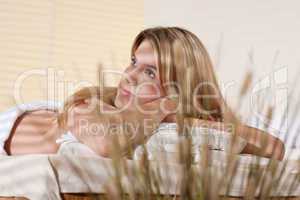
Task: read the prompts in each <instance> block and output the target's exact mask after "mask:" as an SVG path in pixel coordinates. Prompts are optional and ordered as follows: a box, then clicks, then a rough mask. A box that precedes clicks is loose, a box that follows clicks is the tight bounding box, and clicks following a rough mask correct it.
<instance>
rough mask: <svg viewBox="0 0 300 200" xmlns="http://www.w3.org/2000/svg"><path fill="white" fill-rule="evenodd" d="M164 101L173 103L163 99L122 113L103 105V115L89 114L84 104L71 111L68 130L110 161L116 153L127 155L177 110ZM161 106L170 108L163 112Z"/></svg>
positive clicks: (86, 105)
mask: <svg viewBox="0 0 300 200" xmlns="http://www.w3.org/2000/svg"><path fill="white" fill-rule="evenodd" d="M96 101H98V100H96ZM163 101H170V100H168V99H166V98H160V99H157V100H154V101H152V102H150V103H146V104H144V105H141V106H140V107H139V108H138V109H136V110H123V111H119V110H118V109H117V108H115V107H113V106H111V105H109V104H105V103H104V104H103V107H102V109H103V110H102V111H100V112H98V111H96V110H95V109H92V110H91V111H88V110H87V109H88V106H89V105H90V104H91V102H82V103H81V104H79V105H76V107H74V108H72V109H70V110H69V117H68V129H69V130H71V132H72V133H74V135H75V136H76V137H77V138H78V139H79V141H80V142H82V143H84V144H86V145H87V146H89V147H90V148H91V149H92V150H93V151H94V152H95V153H97V154H98V155H100V156H103V157H111V156H113V154H114V153H115V152H116V150H117V151H118V152H119V153H120V154H122V155H126V154H128V153H129V152H128V151H130V150H133V149H134V148H135V147H136V146H137V145H139V144H141V143H143V142H144V141H145V139H146V138H148V137H150V136H151V133H152V132H153V131H154V130H155V129H156V128H157V127H158V126H159V124H160V122H161V121H162V120H163V119H164V118H165V116H166V115H168V114H170V113H171V112H173V110H175V108H176V104H175V103H167V104H165V103H164V102H163ZM102 103H103V102H102ZM162 103H164V105H166V106H168V107H165V108H166V109H165V110H164V111H162V110H160V108H161V104H162ZM97 106H99V105H97ZM104 111H105V112H104ZM110 111H112V112H113V113H112V112H110ZM143 111H145V112H143ZM146 111H148V112H146ZM149 111H152V112H151V113H149ZM116 139H117V140H116ZM116 142H117V143H118V144H116Z"/></svg>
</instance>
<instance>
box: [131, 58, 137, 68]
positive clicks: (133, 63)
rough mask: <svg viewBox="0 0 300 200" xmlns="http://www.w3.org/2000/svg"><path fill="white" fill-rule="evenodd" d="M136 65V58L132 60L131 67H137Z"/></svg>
mask: <svg viewBox="0 0 300 200" xmlns="http://www.w3.org/2000/svg"><path fill="white" fill-rule="evenodd" d="M135 64H136V59H135V58H134V57H132V58H131V65H133V66H135Z"/></svg>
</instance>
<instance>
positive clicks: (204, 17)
mask: <svg viewBox="0 0 300 200" xmlns="http://www.w3.org/2000/svg"><path fill="white" fill-rule="evenodd" d="M0 24H1V26H0V44H1V50H0V69H1V74H0V93H1V98H0V111H4V110H5V109H7V108H9V107H11V106H14V105H15V104H16V103H24V102H31V101H35V100H49V99H50V100H63V99H65V98H66V96H68V95H69V94H71V93H73V92H74V91H75V90H77V89H79V88H80V87H83V86H87V85H93V84H97V78H98V73H97V67H98V66H99V64H100V63H101V64H102V66H103V68H104V69H108V70H112V71H118V72H122V70H123V69H124V68H125V67H126V66H127V64H128V63H129V60H130V47H131V45H132V42H133V39H134V37H135V36H136V35H137V34H138V33H139V32H140V31H141V30H142V29H144V28H147V27H152V26H180V27H183V28H187V29H188V30H190V31H192V32H194V33H195V34H196V35H197V36H198V37H199V38H200V40H201V41H202V42H203V43H204V45H205V46H206V47H207V49H208V51H209V53H210V56H211V58H212V61H213V63H214V66H215V71H216V73H217V77H218V80H219V83H220V86H221V89H222V92H223V94H224V96H225V98H226V100H227V101H228V103H229V104H230V105H231V106H232V107H233V108H234V109H235V110H237V112H239V114H240V115H241V116H243V118H244V120H245V121H246V122H247V123H249V124H250V125H254V126H257V124H258V123H264V121H265V118H266V112H265V111H266V108H267V106H266V105H271V106H274V107H275V110H274V113H275V117H274V119H273V120H272V123H271V129H272V133H274V134H275V135H277V136H278V137H280V138H282V139H286V138H285V137H286V132H287V131H289V132H290V133H291V134H292V135H293V137H292V136H291V137H289V139H286V143H287V144H289V145H291V146H295V145H296V146H297V145H298V146H300V142H295V141H294V136H296V135H297V134H298V126H299V123H297V122H298V121H299V120H298V116H299V114H298V113H295V112H294V111H295V110H297V109H295V108H297V107H298V105H297V98H298V96H299V89H300V87H299V86H298V82H297V78H298V75H299V73H298V71H299V68H300V60H299V59H300V56H299V52H300V39H299V35H300V3H299V1H297V0H287V1H282V0H263V1H262V0H226V1H222V0H186V1H180V0H164V1H160V0H144V1H139V0H131V1H122V0H113V1H108V0H94V1H79V0H72V1H71V0H63V1H58V0H47V1H46V0H28V1H21V0H0ZM247 73H253V79H252V82H251V87H250V90H249V92H248V94H247V95H246V96H245V97H243V99H242V100H243V103H242V104H239V103H238V101H239V99H240V98H241V97H240V95H239V90H240V88H241V86H242V83H243V80H244V79H245V76H246V74H247ZM118 80H119V75H117V74H116V73H114V72H112V73H111V74H110V75H108V76H106V78H105V83H106V84H107V85H110V86H115V85H116V84H117V83H118ZM289 93H291V94H293V95H291V96H289ZM287 108H288V112H287V113H288V114H287V115H285V114H284V113H285V112H286V111H285V110H286V109H287ZM295 116H296V117H295ZM282 121H283V125H282ZM295 124H296V125H295ZM290 125H293V126H294V129H293V130H291V129H289V128H288V127H291V126H290ZM298 141H300V140H298Z"/></svg>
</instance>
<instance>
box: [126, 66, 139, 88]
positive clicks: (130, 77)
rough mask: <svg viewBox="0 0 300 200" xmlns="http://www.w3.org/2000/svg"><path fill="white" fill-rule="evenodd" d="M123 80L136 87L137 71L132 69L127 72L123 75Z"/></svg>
mask: <svg viewBox="0 0 300 200" xmlns="http://www.w3.org/2000/svg"><path fill="white" fill-rule="evenodd" d="M125 80H126V82H127V83H128V84H130V85H137V82H138V70H137V69H133V70H131V71H128V72H127V73H126V74H125Z"/></svg>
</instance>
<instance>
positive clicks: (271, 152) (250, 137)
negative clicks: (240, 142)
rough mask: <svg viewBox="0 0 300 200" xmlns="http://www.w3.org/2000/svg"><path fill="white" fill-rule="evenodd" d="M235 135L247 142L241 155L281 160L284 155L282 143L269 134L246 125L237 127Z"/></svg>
mask: <svg viewBox="0 0 300 200" xmlns="http://www.w3.org/2000/svg"><path fill="white" fill-rule="evenodd" d="M238 126H239V127H238V128H237V133H238V135H239V136H241V137H242V138H244V139H246V140H247V142H248V143H247V145H246V146H245V148H244V149H243V151H242V152H241V153H245V154H254V155H258V156H263V157H268V158H274V159H277V160H282V159H283V157H284V153H285V148H284V143H283V142H282V141H281V140H280V139H279V138H277V137H274V136H272V135H271V134H270V133H268V132H265V131H262V130H260V129H257V128H253V127H249V126H247V125H243V124H240V125H238Z"/></svg>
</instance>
